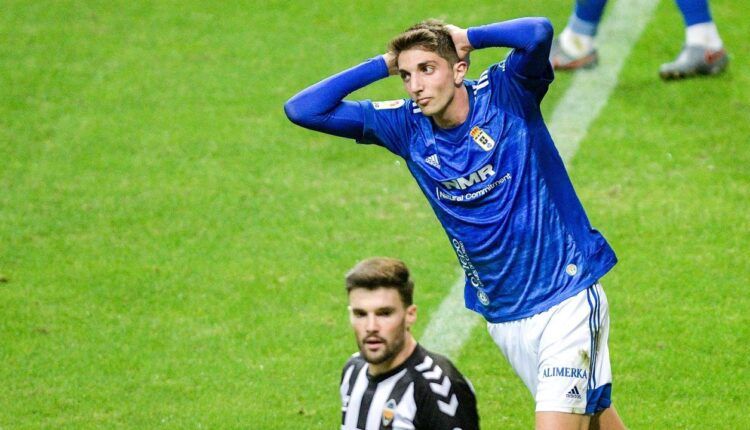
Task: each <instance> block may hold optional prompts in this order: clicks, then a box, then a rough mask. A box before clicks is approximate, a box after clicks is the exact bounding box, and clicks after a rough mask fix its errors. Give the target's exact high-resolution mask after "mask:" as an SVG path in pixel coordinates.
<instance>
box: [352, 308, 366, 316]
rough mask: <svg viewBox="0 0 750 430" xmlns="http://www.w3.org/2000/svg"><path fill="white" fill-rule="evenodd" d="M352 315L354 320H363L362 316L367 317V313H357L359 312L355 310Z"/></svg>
mask: <svg viewBox="0 0 750 430" xmlns="http://www.w3.org/2000/svg"><path fill="white" fill-rule="evenodd" d="M352 315H354V317H355V318H363V317H364V316H366V315H367V312H365V311H359V310H356V309H355V310H353V311H352Z"/></svg>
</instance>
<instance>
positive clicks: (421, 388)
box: [341, 258, 479, 430]
mask: <svg viewBox="0 0 750 430" xmlns="http://www.w3.org/2000/svg"><path fill="white" fill-rule="evenodd" d="M346 289H347V291H348V294H349V314H350V320H351V324H352V327H353V328H354V333H355V336H356V339H357V345H358V346H359V352H358V353H357V354H354V355H353V356H352V358H350V359H349V361H348V362H347V363H346V365H345V366H344V370H343V372H342V376H341V402H342V409H341V410H342V418H341V429H342V430H354V429H358V430H378V429H401V430H406V429H416V430H419V429H424V430H427V429H430V430H442V429H446V430H457V429H459V430H472V429H478V428H479V417H478V415H477V410H476V400H475V398H474V390H473V388H472V387H471V385H470V383H469V382H468V380H466V379H465V378H464V377H463V376H462V375H461V373H460V372H459V371H458V370H457V369H456V368H455V367H454V366H453V364H452V363H451V362H450V361H449V360H448V359H447V358H445V357H443V356H441V355H438V354H434V353H432V352H429V351H427V350H426V349H424V348H423V347H422V346H420V345H419V344H417V341H416V340H415V339H414V336H412V334H411V327H412V325H413V324H414V322H415V321H416V318H417V308H416V305H414V304H413V303H412V295H413V290H414V283H413V281H412V280H411V278H410V276H409V270H408V269H407V267H406V265H405V264H404V263H403V262H401V261H399V260H395V259H392V258H371V259H368V260H364V261H362V262H360V263H359V264H357V265H356V266H354V268H353V269H352V270H351V271H350V272H349V273H348V274H347V276H346Z"/></svg>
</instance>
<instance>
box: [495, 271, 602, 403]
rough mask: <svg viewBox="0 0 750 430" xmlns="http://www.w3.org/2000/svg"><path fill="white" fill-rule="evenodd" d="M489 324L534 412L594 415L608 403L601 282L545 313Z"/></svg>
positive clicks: (496, 342)
mask: <svg viewBox="0 0 750 430" xmlns="http://www.w3.org/2000/svg"><path fill="white" fill-rule="evenodd" d="M487 328H488V330H489V332H490V336H492V339H493V340H494V341H495V344H497V346H498V347H499V348H500V350H501V351H502V352H503V354H504V355H505V358H507V359H508V362H509V363H510V365H511V366H512V367H513V369H514V370H515V371H516V373H517V374H518V376H520V377H521V379H522V380H523V382H524V384H526V387H527V388H528V389H529V390H530V391H531V394H532V395H533V396H534V400H535V401H536V411H537V412H542V411H551V412H568V413H575V414H594V413H596V412H599V411H601V410H603V409H606V408H608V407H609V406H610V404H611V397H610V396H611V389H612V369H611V367H610V364H609V349H608V348H607V341H608V339H609V305H608V304H607V297H606V296H605V295H604V290H603V289H602V286H601V285H600V284H598V283H597V284H595V285H592V286H591V287H589V288H587V289H585V290H583V291H581V292H580V293H578V294H577V295H575V296H573V297H571V298H569V299H567V300H565V301H563V302H562V303H560V304H557V305H555V306H553V307H551V308H550V309H548V310H547V311H545V312H542V313H539V314H536V315H534V316H532V317H529V318H524V319H521V320H517V321H510V322H505V323H498V324H493V323H488V324H487Z"/></svg>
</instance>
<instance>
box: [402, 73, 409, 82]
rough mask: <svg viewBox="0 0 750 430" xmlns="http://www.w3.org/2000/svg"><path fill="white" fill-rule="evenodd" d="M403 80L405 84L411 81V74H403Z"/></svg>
mask: <svg viewBox="0 0 750 430" xmlns="http://www.w3.org/2000/svg"><path fill="white" fill-rule="evenodd" d="M401 80H402V81H404V82H408V81H409V74H408V73H403V72H402V73H401Z"/></svg>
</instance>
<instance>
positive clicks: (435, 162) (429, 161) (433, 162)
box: [424, 154, 440, 169]
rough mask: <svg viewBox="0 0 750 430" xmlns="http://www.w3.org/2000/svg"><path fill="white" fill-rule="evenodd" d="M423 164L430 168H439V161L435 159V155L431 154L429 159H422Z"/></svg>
mask: <svg viewBox="0 0 750 430" xmlns="http://www.w3.org/2000/svg"><path fill="white" fill-rule="evenodd" d="M424 162H425V163H427V164H429V165H430V166H433V167H436V168H438V169H439V168H440V161H439V160H438V158H437V154H432V155H430V156H429V157H427V158H425V159H424Z"/></svg>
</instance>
